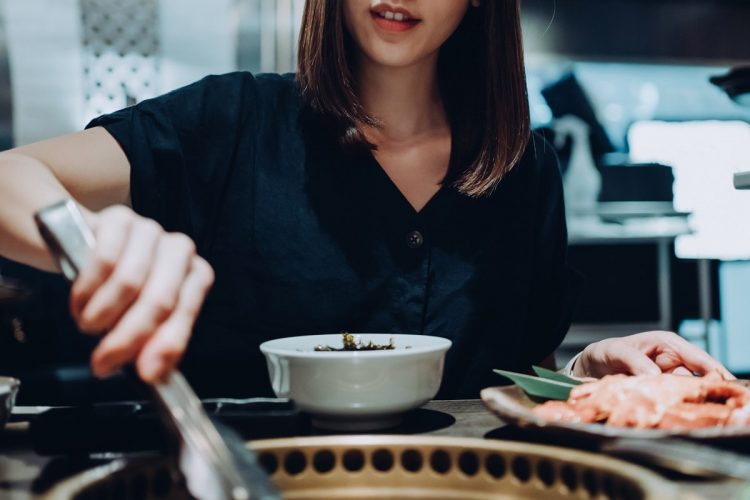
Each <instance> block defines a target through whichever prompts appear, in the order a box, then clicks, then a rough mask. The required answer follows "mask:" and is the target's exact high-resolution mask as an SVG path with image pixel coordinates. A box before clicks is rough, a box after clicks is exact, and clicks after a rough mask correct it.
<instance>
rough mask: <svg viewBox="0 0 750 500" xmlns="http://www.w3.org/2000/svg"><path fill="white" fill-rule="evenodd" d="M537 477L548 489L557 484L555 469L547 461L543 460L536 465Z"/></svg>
mask: <svg viewBox="0 0 750 500" xmlns="http://www.w3.org/2000/svg"><path fill="white" fill-rule="evenodd" d="M536 475H537V476H539V479H541V480H542V482H543V483H544V485H545V486H547V487H549V486H552V485H553V484H554V483H555V468H554V467H553V466H552V464H551V463H550V462H549V461H547V460H542V461H540V462H539V463H537V464H536Z"/></svg>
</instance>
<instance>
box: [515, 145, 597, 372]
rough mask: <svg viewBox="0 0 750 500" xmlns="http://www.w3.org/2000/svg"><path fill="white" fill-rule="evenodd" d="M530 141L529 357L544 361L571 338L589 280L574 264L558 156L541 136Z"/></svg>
mask: <svg viewBox="0 0 750 500" xmlns="http://www.w3.org/2000/svg"><path fill="white" fill-rule="evenodd" d="M530 147H533V149H534V151H533V154H534V155H535V157H536V167H537V176H536V177H537V179H536V180H537V182H536V186H537V188H536V196H537V203H536V213H535V215H534V228H535V235H534V253H535V255H534V257H533V259H532V263H533V271H532V282H531V293H530V298H529V299H530V300H529V306H528V307H529V310H528V312H527V321H526V324H527V325H528V330H527V335H526V336H525V338H526V339H527V341H526V342H525V349H524V350H525V352H526V359H528V360H529V361H530V362H531V363H538V362H540V361H542V360H543V359H545V358H546V357H547V356H549V355H550V354H552V353H553V352H554V351H555V349H557V347H558V346H559V345H560V343H562V341H563V339H564V338H565V335H566V334H567V332H568V329H569V328H570V323H571V319H572V316H573V312H574V308H575V305H576V303H577V300H578V296H579V293H580V289H581V286H582V281H583V280H582V278H581V276H580V275H579V274H578V273H577V272H576V271H574V270H573V269H572V268H571V267H570V265H569V264H568V258H567V257H568V234H567V227H566V223H565V205H564V201H563V189H562V176H561V173H560V167H559V163H558V160H557V156H556V155H555V152H554V150H553V148H552V146H551V145H550V144H549V143H548V142H546V141H545V140H544V139H542V138H540V137H535V138H534V140H533V141H532V144H531V145H530Z"/></svg>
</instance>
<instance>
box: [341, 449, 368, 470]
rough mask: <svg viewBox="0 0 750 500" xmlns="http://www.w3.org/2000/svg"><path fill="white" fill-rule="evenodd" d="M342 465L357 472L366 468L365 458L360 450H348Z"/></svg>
mask: <svg viewBox="0 0 750 500" xmlns="http://www.w3.org/2000/svg"><path fill="white" fill-rule="evenodd" d="M342 463H343V464H344V468H345V469H346V470H348V471H350V472H356V471H358V470H362V467H364V466H365V456H364V455H363V454H362V452H361V451H359V450H348V451H347V452H346V453H344V457H343V459H342Z"/></svg>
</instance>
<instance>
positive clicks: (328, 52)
mask: <svg viewBox="0 0 750 500" xmlns="http://www.w3.org/2000/svg"><path fill="white" fill-rule="evenodd" d="M343 1H344V0H307V2H306V4H305V10H304V14H303V17H302V30H301V32H300V33H301V34H300V39H299V51H298V68H297V81H298V83H299V85H300V88H301V91H302V96H303V101H304V105H305V107H306V109H309V110H311V111H312V112H313V113H314V114H315V115H317V116H318V117H320V118H322V119H324V120H325V121H326V122H327V123H328V125H329V126H331V127H332V128H333V130H334V133H335V134H336V137H337V139H338V140H339V141H340V142H341V144H343V145H345V146H353V147H357V146H360V147H361V146H365V147H369V148H373V147H374V146H373V145H372V144H369V143H368V142H367V141H366V140H365V138H364V135H363V134H362V133H361V131H360V128H359V127H360V126H361V125H373V126H377V120H376V119H375V118H374V117H372V116H370V115H368V113H367V111H366V110H365V109H364V107H363V106H362V104H361V102H360V101H359V99H358V97H357V93H356V87H357V86H356V83H355V78H354V71H353V67H352V63H353V60H354V57H353V54H354V46H353V44H354V42H353V40H352V38H351V37H350V36H349V34H348V33H347V31H346V28H345V26H344V13H343ZM519 3H520V1H519V0H483V1H482V3H481V5H480V6H479V7H469V9H468V11H467V13H466V16H465V17H464V19H463V20H462V21H461V23H460V25H459V27H458V28H457V29H456V31H455V32H454V33H453V34H452V35H451V37H450V38H449V39H448V40H447V41H446V42H445V43H444V44H443V46H442V47H441V48H440V54H439V57H438V78H439V85H440V90H441V96H442V99H443V105H444V106H445V109H446V113H447V115H448V120H449V122H450V126H451V136H452V149H451V159H450V166H449V168H448V173H447V175H446V178H445V179H444V181H443V182H444V183H448V184H450V185H453V186H454V187H456V188H457V189H458V190H459V191H460V192H461V193H464V194H466V195H469V196H482V195H487V194H490V193H491V192H492V191H493V189H494V188H495V187H496V186H497V184H498V182H500V179H502V178H503V176H505V174H507V173H508V172H509V171H510V170H511V168H513V166H514V165H515V164H516V163H518V162H519V161H520V159H521V157H522V155H523V153H524V151H525V149H526V146H527V143H528V141H529V136H530V125H529V107H528V97H527V94H526V76H525V69H524V61H523V43H522V40H521V25H520V6H519Z"/></svg>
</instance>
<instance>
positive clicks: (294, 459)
mask: <svg viewBox="0 0 750 500" xmlns="http://www.w3.org/2000/svg"><path fill="white" fill-rule="evenodd" d="M305 467H307V459H306V458H305V455H303V454H302V453H301V452H299V451H293V452H291V453H290V454H288V455H287V456H286V459H285V460H284V469H285V470H286V471H287V473H288V474H289V475H290V476H296V475H297V474H299V473H301V472H302V471H303V470H305Z"/></svg>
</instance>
